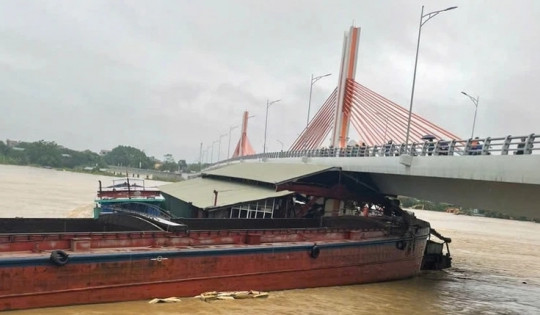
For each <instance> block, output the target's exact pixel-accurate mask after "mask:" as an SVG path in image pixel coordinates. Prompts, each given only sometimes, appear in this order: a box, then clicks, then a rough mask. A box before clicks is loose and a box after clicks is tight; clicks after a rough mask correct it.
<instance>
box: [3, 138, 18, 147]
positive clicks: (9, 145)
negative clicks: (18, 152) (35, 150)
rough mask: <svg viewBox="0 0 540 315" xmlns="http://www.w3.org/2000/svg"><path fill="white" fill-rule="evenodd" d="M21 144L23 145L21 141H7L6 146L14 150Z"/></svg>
mask: <svg viewBox="0 0 540 315" xmlns="http://www.w3.org/2000/svg"><path fill="white" fill-rule="evenodd" d="M20 143H21V142H20V141H15V140H9V139H6V145H7V146H8V147H10V148H14V147H16V146H18V145H19V144H20Z"/></svg>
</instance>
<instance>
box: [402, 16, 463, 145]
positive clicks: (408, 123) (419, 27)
mask: <svg viewBox="0 0 540 315" xmlns="http://www.w3.org/2000/svg"><path fill="white" fill-rule="evenodd" d="M453 9H457V7H450V8H446V9H444V10H438V11H433V12H430V13H426V14H424V6H422V11H421V13H420V24H419V26H418V41H417V42H416V58H415V60H414V74H413V81H412V91H411V104H410V105H409V118H408V119H407V135H406V137H405V148H406V150H408V145H409V134H410V131H411V115H412V107H413V99H414V85H415V83H416V66H417V65H418V51H419V49H420V35H421V33H422V26H423V25H424V24H426V22H427V21H429V20H430V19H431V18H433V17H434V16H436V15H437V14H439V13H441V12H444V11H450V10H453ZM425 17H427V18H426V19H425V20H424V18H425Z"/></svg>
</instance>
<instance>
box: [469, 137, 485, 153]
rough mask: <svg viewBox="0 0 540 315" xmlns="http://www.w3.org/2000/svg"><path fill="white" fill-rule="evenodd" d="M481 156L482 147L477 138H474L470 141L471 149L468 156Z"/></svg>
mask: <svg viewBox="0 0 540 315" xmlns="http://www.w3.org/2000/svg"><path fill="white" fill-rule="evenodd" d="M481 154H482V145H481V144H480V142H479V140H478V137H475V138H474V139H473V140H472V141H471V147H470V149H469V155H481Z"/></svg>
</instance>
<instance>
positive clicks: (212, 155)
mask: <svg viewBox="0 0 540 315" xmlns="http://www.w3.org/2000/svg"><path fill="white" fill-rule="evenodd" d="M216 143H218V140H216V141H214V142H212V153H211V154H210V163H214V144H216Z"/></svg>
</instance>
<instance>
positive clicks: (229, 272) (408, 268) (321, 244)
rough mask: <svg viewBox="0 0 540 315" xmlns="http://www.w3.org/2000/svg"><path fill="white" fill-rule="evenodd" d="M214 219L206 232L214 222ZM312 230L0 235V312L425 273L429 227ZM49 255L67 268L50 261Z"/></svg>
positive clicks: (325, 226) (359, 226) (300, 223)
mask: <svg viewBox="0 0 540 315" xmlns="http://www.w3.org/2000/svg"><path fill="white" fill-rule="evenodd" d="M347 220H350V218H344V219H343V220H341V221H347ZM211 221H212V220H210V221H209V222H208V223H207V226H208V227H212V226H214V225H215V224H217V220H216V222H214V223H213V222H211ZM226 221H230V220H222V224H225V223H224V222H226ZM253 222H254V225H257V223H256V220H254V221H253ZM308 222H309V224H307V225H310V224H312V221H311V220H308V221H301V220H299V221H298V222H296V223H297V224H296V225H297V226H298V227H297V228H283V229H274V228H262V229H253V228H251V229H221V230H217V229H207V230H186V231H183V232H163V231H162V232H159V231H124V232H70V233H17V234H13V233H12V234H0V279H2V281H1V282H0V310H9V309H24V308H35V307H46V306H60V305H68V304H82V303H98V302H112V301H126V300H135V299H146V298H154V297H156V296H170V295H174V296H193V295H195V294H198V293H200V292H204V291H212V290H223V291H225V290H244V289H249V288H258V289H262V290H279V289H291V288H305V287H318V286H329V285H344V284H352V283H366V282H375V281H385V280H392V279H401V278H405V277H410V276H414V275H416V274H417V273H418V272H419V271H420V264H421V262H422V257H423V252H424V248H425V244H426V240H427V236H428V234H429V226H425V227H421V226H420V225H417V226H418V227H419V228H418V229H417V231H416V235H413V234H410V233H409V234H406V235H403V236H397V235H390V234H389V233H388V231H387V230H385V229H381V228H374V226H373V225H370V224H365V223H364V224H363V223H362V221H358V222H356V224H355V227H356V228H354V229H351V228H349V227H347V228H343V227H340V226H339V225H340V224H338V223H339V222H340V220H337V219H332V220H329V221H327V222H325V220H322V221H319V223H318V225H319V226H316V227H305V226H306V224H303V223H308ZM418 222H421V221H418ZM201 224H202V223H201ZM234 224H238V223H234ZM234 224H232V225H234ZM202 225H204V224H202ZM225 225H226V224H225ZM332 225H334V227H331V226H332ZM301 226H304V227H301ZM397 244H400V246H397ZM401 245H403V246H401ZM53 251H54V252H56V253H59V252H58V251H61V252H60V253H61V254H63V255H65V256H64V257H68V259H67V262H65V264H62V265H59V263H58V261H56V262H55V261H53V260H52V259H50V256H51V252H53Z"/></svg>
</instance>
